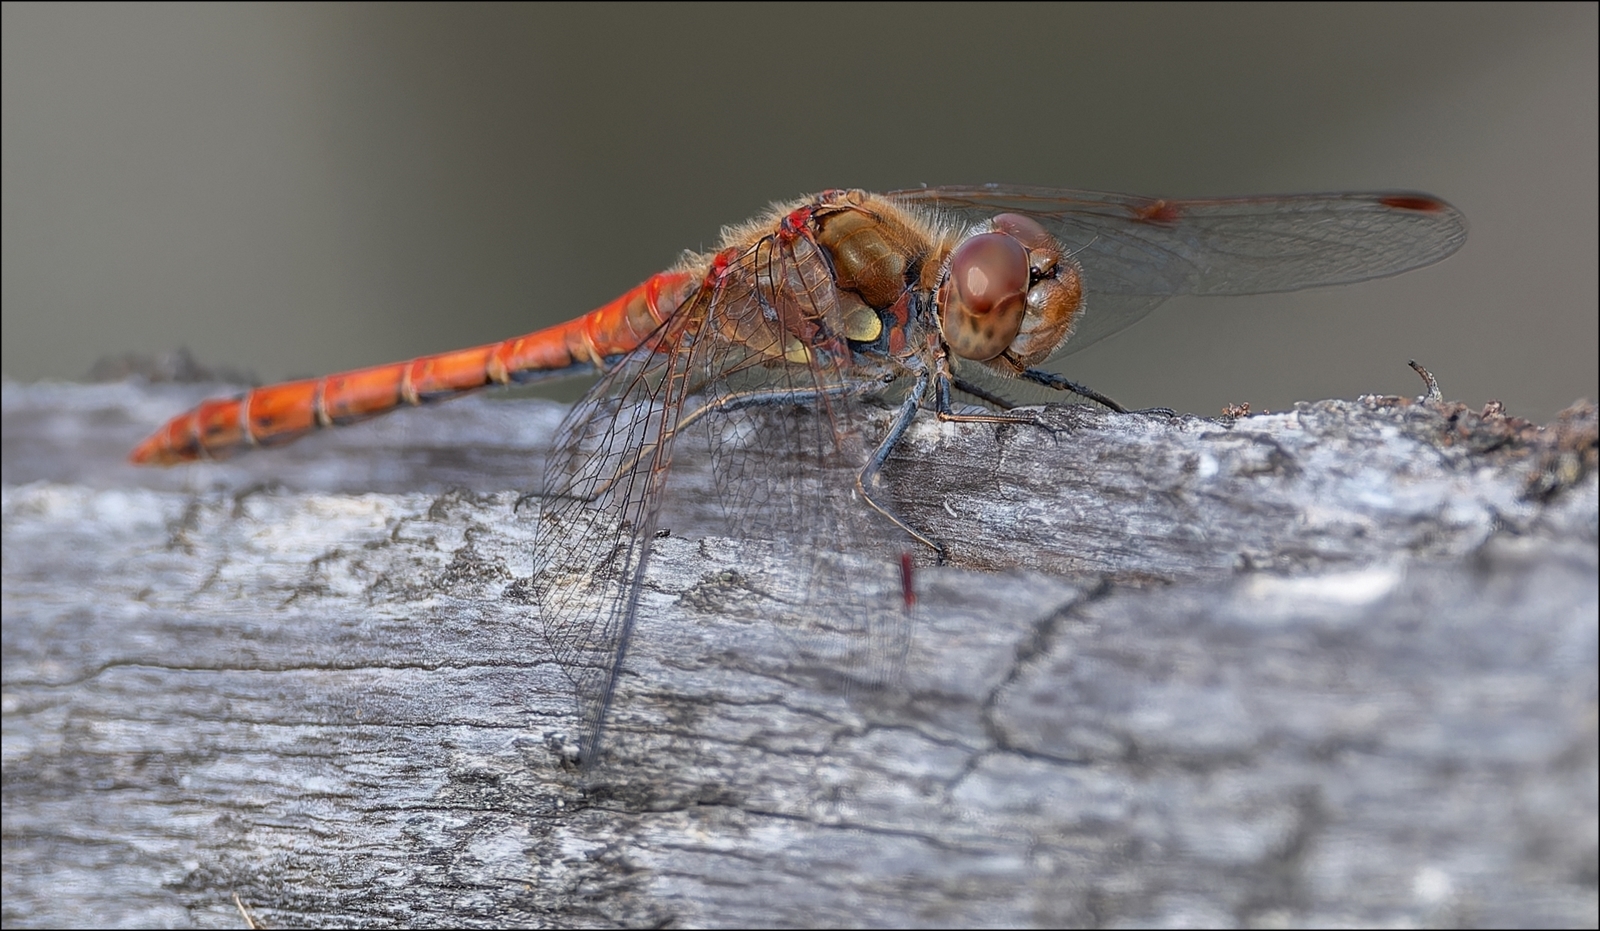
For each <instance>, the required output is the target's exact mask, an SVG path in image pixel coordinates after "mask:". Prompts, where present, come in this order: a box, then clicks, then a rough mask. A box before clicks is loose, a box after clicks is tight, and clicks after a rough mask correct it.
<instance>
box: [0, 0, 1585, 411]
mask: <svg viewBox="0 0 1600 931" xmlns="http://www.w3.org/2000/svg"><path fill="white" fill-rule="evenodd" d="M0 9H3V17H4V23H3V25H4V30H3V35H4V82H3V95H4V98H3V103H4V107H3V125H4V137H3V148H4V176H3V180H4V197H3V222H4V226H3V241H4V242H3V245H4V256H3V259H4V266H3V288H4V291H3V314H4V332H3V337H4V338H3V342H0V346H3V356H0V368H3V371H4V374H5V375H7V376H9V377H12V378H18V379H25V380H31V379H41V378H80V377H83V376H84V375H85V374H86V373H87V372H88V371H89V369H90V368H91V366H92V365H93V364H94V363H95V362H96V361H97V360H98V359H101V358H102V357H106V356H114V355H118V354H122V353H126V352H141V353H150V354H157V353H162V352H166V351H169V350H173V349H176V348H177V347H180V346H183V347H187V348H188V349H190V350H192V352H193V353H194V355H195V357H196V358H197V359H198V360H199V361H200V362H201V363H202V364H204V365H208V366H215V367H220V368H233V369H240V370H245V371H248V372H251V373H253V374H254V375H255V376H256V377H257V378H260V379H263V380H277V379H282V378H286V377H293V376H306V375H313V374H319V373H323V372H329V371H334V370H337V369H343V368H351V367H355V366H362V365H369V364H374V363H379V362H387V361H392V360H397V359H403V358H407V357H410V356H415V355H420V354H426V353H432V352H439V351H443V350H447V349H454V348H459V347H463V346H468V345H473V344H476V343H482V342H488V341H492V340H497V339H501V338H504V337H508V336H512V335H516V334H519V333H522V332H525V331H528V330H532V329H535V328H537V327H539V326H542V325H545V324H548V323H551V322H555V321H558V320H561V319H566V318H568V317H571V316H574V315H576V314H578V313H581V312H583V311H586V310H588V309H590V308H592V307H594V306H596V305H598V304H600V303H602V302H604V301H606V300H609V299H610V298H612V297H614V296H615V295H617V294H618V293H620V292H621V291H623V290H624V289H626V288H628V287H629V286H631V285H633V284H635V283H636V282H638V281H640V280H641V279H643V278H644V277H646V276H647V275H649V274H650V273H652V272H654V271H657V270H659V269H661V268H664V267H666V266H668V265H670V264H671V263H672V262H673V261H674V260H675V259H676V258H677V256H678V254H679V253H680V252H681V251H682V250H683V249H686V248H694V249H699V248H704V247H708V246H710V245H712V244H713V243H714V242H715V240H716V237H717V233H718V230H719V228H720V227H721V226H722V225H723V224H727V223H734V222H739V221H742V220H745V219H747V218H749V217H750V216H751V215H753V214H755V213H758V212H759V211H761V210H762V209H763V208H764V207H765V206H766V205H767V203H769V202H770V201H773V200H780V199H787V198H790V197H793V196H796V195H800V194H804V193H808V192H814V191H817V190H820V189H823V188H827V187H837V186H857V187H865V188H869V189H877V190H884V189H892V188H896V187H906V186H912V185H917V184H922V183H928V184H941V183H962V182H985V181H1002V182H1010V183H1018V184H1039V185H1051V186H1062V187H1077V188H1088V189H1099V190H1113V191H1128V192H1134V193H1140V194H1152V195H1204V194H1246V193H1279V192H1295V191H1330V190H1359V189H1391V188H1406V189H1418V190H1423V191H1429V192H1432V193H1434V194H1437V195H1439V196H1441V197H1444V198H1445V199H1447V200H1449V201H1451V202H1452V203H1454V204H1455V205H1457V206H1458V207H1460V208H1461V209H1462V210H1463V211H1464V212H1465V213H1466V215H1467V217H1468V220H1469V223H1470V225H1471V233H1470V237H1469V239H1468V242H1467V245H1466V247H1465V248H1464V249H1462V251H1461V252H1460V253H1458V254H1457V255H1456V256H1455V257H1453V258H1451V259H1449V260H1447V261H1446V262H1444V263H1442V264H1440V265H1436V266H1433V267H1431V268H1428V269H1424V270H1421V271H1418V272H1413V273H1411V274H1408V275H1405V276H1402V277H1399V278H1395V279H1390V280H1386V281H1381V282H1372V283H1367V284H1362V285H1356V286H1350V287H1344V288H1337V289H1330V290H1326V291H1319V292H1312V293H1301V294H1293V295H1272V296H1262V297H1252V298H1244V299H1216V298H1211V299H1183V300H1177V301H1173V302H1170V303H1169V304H1167V305H1166V306H1164V307H1163V308H1162V309H1160V310H1158V311H1157V312H1156V313H1155V314H1154V315H1152V316H1151V317H1150V318H1149V319H1147V320H1146V321H1144V322H1143V323H1141V324H1139V325H1138V326H1136V327H1134V328H1133V329H1131V330H1129V331H1128V332H1126V333H1124V334H1123V335H1122V336H1120V337H1118V338H1115V339H1112V340H1109V341H1107V342H1105V343H1102V344H1100V345H1098V346H1096V347H1094V348H1093V349H1091V350H1089V351H1086V352H1084V353H1081V354H1078V355H1074V356H1071V357H1069V359H1068V360H1067V361H1066V362H1065V363H1064V364H1063V365H1059V366H1057V367H1058V368H1062V369H1063V370H1064V371H1067V372H1068V373H1069V374H1070V375H1071V376H1072V377H1074V378H1076V379H1078V380H1080V381H1083V382H1085V383H1087V384H1089V385H1092V386H1094V387H1096V388H1098V389H1099V390H1101V391H1103V392H1106V393H1108V394H1110V395H1111V396H1113V397H1116V398H1118V399H1119V400H1121V401H1123V402H1124V403H1126V404H1130V405H1136V406H1147V405H1165V406H1170V407H1175V408H1178V409H1181V410H1187V411H1195V412H1198V413H1204V414H1216V413H1218V412H1219V411H1220V410H1221V408H1222V407H1223V406H1224V405H1225V404H1228V403H1238V402H1250V403H1251V404H1252V405H1253V406H1254V407H1255V408H1256V409H1257V410H1260V409H1262V408H1271V409H1279V408H1282V407H1286V406H1288V405H1290V404H1292V403H1293V402H1294V401H1296V400H1302V399H1320V398H1325V397H1353V396H1355V395H1358V394H1362V393H1368V392H1377V393H1386V394H1409V395H1416V394H1419V393H1421V390H1422V385H1421V383H1420V381H1419V380H1418V379H1417V377H1416V376H1415V375H1414V374H1413V373H1412V372H1411V371H1410V370H1409V369H1408V368H1406V364H1405V363H1406V360H1407V359H1409V358H1416V359H1418V360H1420V361H1421V362H1422V363H1423V364H1425V365H1427V366H1428V367H1429V368H1431V369H1432V370H1433V371H1434V372H1435V373H1436V374H1437V375H1438V377H1439V379H1440V381H1441V382H1442V384H1443V387H1444V392H1445V395H1446V396H1447V397H1449V398H1451V399H1459V400H1463V401H1467V402H1469V403H1471V404H1474V405H1477V404H1481V403H1483V402H1484V401H1486V400H1488V399H1490V398H1497V399H1500V400H1503V401H1504V402H1505V403H1506V405H1507V407H1508V409H1509V412H1510V413H1513V414H1517V415H1520V416H1524V417H1529V418H1534V419H1539V420H1544V419H1548V418H1550V417H1551V416H1553V415H1554V414H1555V413H1556V411H1558V410H1559V409H1561V408H1562V407H1564V406H1566V405H1567V404H1569V403H1570V402H1572V401H1573V400H1575V399H1577V398H1579V397H1589V398H1594V397H1595V396H1596V394H1597V362H1596V357H1597V350H1596V342H1597V332H1596V329H1597V324H1596V320H1597V302H1600V296H1597V284H1596V279H1597V272H1596V269H1597V254H1600V244H1597V242H1596V230H1597V221H1596V216H1597V208H1600V194H1597V181H1596V178H1597V173H1600V168H1597V162H1600V155H1597V147H1596V133H1597V130H1596V113H1597V101H1596V93H1597V92H1596V88H1597V85H1600V75H1597V65H1596V57H1597V55H1596V47H1597V38H1596V37H1597V34H1600V24H1597V15H1596V10H1597V7H1596V5H1595V4H1592V3H1582V4H1570V5H1529V4H1516V5H1498V6H1497V5H1487V6H1484V5H1451V6H1433V5H1429V6H1405V5H1392V4H1383V5H1372V6H1368V5H1356V4H1336V5H1326V6H1323V5H1314V4H1299V3H1297V4H1292V5H1284V6H1259V5H1253V4H1251V5H1240V6H1227V5H1223V6H1213V5H1203V6H1201V5H1196V6H1190V5H1176V6H1165V5H1160V4H1136V5H1127V6H1123V5H1112V6H1095V5H1076V4H1074V5H1050V6H1033V5H1017V6H1013V5H1004V4H984V5H951V6H946V5H923V4H917V5H911V4H886V5H873V4H866V5H850V6H832V5H819V4H803V5H802V4H787V5H781V6H780V5H743V6H730V5H717V6H680V5H641V6H634V5H620V6H592V5H582V6H555V7H551V6H532V7H529V6H474V5H469V4H450V5H443V6H409V5H408V6H390V5H383V4H361V5H348V6H345V5H317V6H300V5H288V4H271V5H250V4H229V5H203V4H202V5H181V6H179V5H172V6H160V5H144V4H141V5H75V4H73V5H68V4H63V5H34V4H16V3H7V4H5V5H4V7H3V8H0ZM1091 307H1092V305H1091ZM579 388H580V389H581V386H579ZM573 390H576V389H573ZM566 396H568V397H571V396H573V393H572V390H569V391H568V393H567V395H566Z"/></svg>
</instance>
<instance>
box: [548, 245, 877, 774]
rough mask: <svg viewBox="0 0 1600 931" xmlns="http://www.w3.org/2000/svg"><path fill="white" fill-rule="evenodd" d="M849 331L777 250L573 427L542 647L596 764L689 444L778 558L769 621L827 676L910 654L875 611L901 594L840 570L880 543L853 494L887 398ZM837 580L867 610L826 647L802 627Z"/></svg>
mask: <svg viewBox="0 0 1600 931" xmlns="http://www.w3.org/2000/svg"><path fill="white" fill-rule="evenodd" d="M844 328H845V319H844V312H843V309H842V308H841V306H840V297H839V292H838V290H837V288H836V287H834V285H833V281H832V277H831V272H830V270H829V267H828V265H827V263H826V261H825V260H824V259H823V258H822V256H820V255H819V254H818V253H817V252H816V248H815V246H814V245H812V244H811V243H810V242H809V241H808V240H805V239H803V238H798V239H795V240H792V241H791V240H787V239H784V240H779V239H778V238H776V237H771V238H768V239H766V240H763V241H762V242H761V243H760V244H759V245H758V246H756V247H755V248H754V249H751V250H750V251H749V252H747V253H746V254H744V255H743V256H740V257H739V258H738V259H737V260H735V261H734V262H733V263H731V264H730V266H729V267H728V269H727V273H726V274H725V275H723V276H722V279H721V280H720V282H719V283H718V284H717V285H716V286H715V287H709V288H702V289H701V291H700V292H698V293H697V294H696V295H695V296H694V297H693V298H691V299H690V300H689V301H687V302H685V304H684V306H683V307H681V308H680V309H679V310H678V311H677V312H676V313H675V314H674V315H673V316H672V317H671V318H669V319H668V320H667V322H666V323H664V324H663V325H662V327H661V329H660V330H659V331H658V332H657V334H656V335H655V336H653V337H652V339H651V340H650V341H648V342H647V343H646V345H644V346H642V347H640V348H639V349H637V350H635V351H634V352H633V353H630V354H629V355H627V356H626V357H624V358H623V359H621V360H620V361H619V362H618V364H617V365H616V366H615V367H614V368H612V369H611V370H610V371H609V372H608V373H607V374H606V375H605V377H604V378H602V379H601V381H600V382H599V383H597V384H596V385H595V387H594V388H593V389H592V390H591V391H590V392H589V394H587V395H586V396H585V397H584V399H583V400H582V401H580V402H579V403H578V405H576V406H575V407H574V408H573V410H572V411H571V412H570V413H569V414H568V416H567V418H566V420H565V421H564V422H563V424H562V427H561V429H560V431H559V433H558V438H557V443H556V451H555V453H554V454H553V455H552V457H551V459H550V460H549V463H548V465H547V468H546V475H545V483H544V490H543V496H542V501H541V514H540V523H539V527H538V531H537V532H536V534H535V547H536V569H535V591H536V594H537V596H538V598H539V600H540V603H541V614H540V616H541V619H542V626H543V630H544V635H545V639H546V641H547V643H548V645H549V647H550V649H551V651H552V653H553V654H554V656H555V658H556V659H557V661H558V663H559V664H560V665H561V667H562V669H563V670H564V671H565V672H566V674H567V675H568V676H569V678H571V680H572V684H573V687H574V691H575V694H576V696H577V703H578V712H579V718H580V721H581V728H582V731H581V735H580V753H581V758H582V759H583V760H584V761H585V763H586V764H589V763H592V762H593V761H594V760H595V758H596V756H597V752H598V750H599V749H600V745H601V737H602V732H603V730H604V727H605V725H606V718H607V715H608V712H609V710H610V706H611V702H612V698H613V696H614V694H615V692H616V687H617V682H618V677H619V676H620V674H621V672H622V667H623V662H624V660H625V658H626V656H627V651H628V642H629V638H630V637H631V635H632V633H633V627H634V623H635V620H636V618H637V615H638V604H639V597H640V592H641V586H642V583H643V580H644V573H645V570H646V567H647V565H648V562H649V555H650V548H651V543H652V541H653V540H654V538H655V533H656V531H657V529H658V526H659V525H660V520H661V514H662V506H663V500H664V497H665V493H666V481H667V473H668V470H669V467H670V466H671V463H672V457H673V453H674V450H675V448H677V444H678V443H679V442H680V441H681V440H683V439H684V438H685V437H686V435H687V433H686V432H687V431H688V430H690V429H691V428H694V429H696V430H697V431H700V433H699V435H700V436H702V437H703V438H704V439H705V441H706V442H707V443H708V444H709V453H710V456H711V460H712V461H711V466H712V485H713V490H714V497H715V498H716V500H717V501H718V503H719V504H720V507H721V510H722V511H723V514H724V516H725V518H726V520H727V522H728V525H729V527H730V529H731V530H732V534H733V535H734V536H736V537H739V538H741V539H748V540H750V541H752V545H754V546H764V547H767V548H768V550H769V555H770V558H769V559H767V560H766V561H765V562H764V563H763V562H762V561H760V560H752V565H758V564H764V565H767V566H769V567H771V568H772V571H771V572H770V574H769V577H768V578H766V579H761V580H754V581H753V583H752V584H753V586H754V587H756V588H759V589H760V590H761V591H763V592H764V593H765V595H766V596H767V598H768V602H767V606H768V608H770V609H771V610H770V611H769V612H768V614H769V616H768V617H764V618H763V620H770V621H773V622H774V623H776V624H778V625H779V626H780V627H782V626H783V625H784V624H785V623H787V624H789V626H790V627H791V628H793V630H792V633H793V635H794V636H793V638H792V639H793V640H794V642H795V643H796V644H799V645H801V646H802V647H803V648H805V647H809V646H813V645H817V644H824V643H825V644H826V645H825V646H824V647H822V648H819V649H817V650H815V651H813V652H815V653H817V654H818V656H817V661H818V662H819V663H830V662H843V663H845V664H846V666H850V665H852V664H853V665H856V666H863V665H870V664H872V663H874V662H876V663H878V664H879V665H882V664H883V662H885V661H884V660H883V659H882V658H883V657H893V656H896V655H898V654H897V650H898V651H899V652H903V649H901V648H899V647H897V646H896V644H899V643H903V642H904V641H905V639H906V637H908V635H909V633H908V624H909V619H908V618H906V617H905V616H904V612H903V611H901V612H899V613H898V614H897V613H896V612H894V611H890V610H879V609H876V608H869V607H867V606H866V605H865V602H866V601H869V600H872V599H873V597H874V592H882V591H884V590H892V588H893V584H894V577H893V576H892V574H891V573H890V572H889V571H888V570H884V571H882V573H881V574H882V575H883V576H884V577H883V578H882V579H879V580H877V581H878V584H877V585H873V584H867V583H870V582H871V581H872V580H870V579H868V578H865V577H864V576H866V575H870V574H871V573H870V572H869V571H868V570H866V569H864V568H863V566H864V563H862V562H861V561H859V560H854V559H852V558H851V557H850V556H845V555H841V554H848V553H853V552H856V551H858V550H859V548H860V547H861V546H863V545H865V541H867V540H868V539H869V538H870V537H872V535H873V530H872V529H870V528H869V524H870V518H869V517H868V516H867V508H866V505H865V504H864V503H862V502H859V501H856V500H854V496H853V494H852V490H853V480H854V476H855V470H857V469H859V468H860V465H861V463H864V462H865V459H866V452H865V451H866V450H869V449H870V446H868V445H867V443H868V439H867V438H866V437H865V436H864V435H863V432H864V431H865V430H867V429H868V427H866V426H865V424H866V423H867V422H868V421H869V420H870V419H869V418H863V417H862V416H861V413H862V412H861V411H860V410H859V399H860V395H861V394H862V393H864V392H865V391H867V390H870V389H871V388H875V387H882V384H883V383H882V381H881V379H872V378H868V377H865V376H864V375H863V373H859V372H856V371H855V370H853V369H852V368H851V367H850V361H849V360H850V356H849V352H848V346H847V345H846V344H845V342H844V341H843V334H844V332H845V329H844ZM884 535H885V534H884V533H883V532H882V531H881V530H880V531H878V532H877V537H876V538H877V539H879V540H881V539H882V537H883V536H884ZM797 560H798V561H797ZM883 562H884V564H885V565H888V560H887V558H886V559H885V560H884V561H883ZM824 578H826V579H827V580H828V581H827V584H830V585H842V586H844V589H843V590H845V591H848V592H851V593H857V592H859V593H860V595H859V596H858V595H856V594H851V595H849V596H847V600H848V598H858V599H859V600H860V601H861V602H863V604H862V610H860V611H852V612H851V614H852V616H851V617H850V618H848V619H847V620H844V621H839V622H837V623H833V624H829V625H827V630H828V631H829V633H828V635H827V636H825V637H821V638H818V637H815V636H812V634H813V633H814V632H815V630H814V628H813V629H812V630H810V631H808V630H806V629H804V628H806V627H807V625H808V624H811V622H812V621H814V620H815V619H814V618H810V617H808V614H809V613H810V612H808V611H807V610H806V609H807V608H808V606H810V605H812V604H814V603H815V602H816V601H817V599H816V597H815V595H816V593H817V591H818V589H817V588H816V586H817V585H818V584H819V582H820V581H821V580H823V579H824ZM833 600H835V601H837V599H833ZM878 600H879V601H883V600H884V599H881V598H879V599H878ZM790 609H793V610H790ZM780 615H782V616H780ZM863 645H865V646H863ZM888 662H890V663H892V662H893V660H892V659H891V660H889V661H888ZM874 678H877V676H875V677H874Z"/></svg>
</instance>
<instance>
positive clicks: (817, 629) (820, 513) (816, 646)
mask: <svg viewBox="0 0 1600 931" xmlns="http://www.w3.org/2000/svg"><path fill="white" fill-rule="evenodd" d="M747 258H748V266H747V269H746V271H747V274H743V275H739V276H735V277H734V278H733V283H732V285H731V287H730V288H729V291H728V293H727V294H726V295H724V296H723V298H722V299H719V300H718V301H717V302H716V303H715V305H714V306H713V307H712V308H711V311H710V316H709V319H708V323H707V327H706V329H707V330H708V331H713V332H716V333H718V334H719V335H724V334H725V335H727V336H728V337H729V338H728V343H729V345H727V346H723V347H719V348H718V350H717V351H716V352H715V353H711V352H707V353H703V354H701V355H700V357H699V358H700V360H701V362H702V364H703V366H704V367H703V368H701V369H700V370H699V377H700V380H701V381H702V382H703V384H704V385H705V386H706V389H705V391H704V392H703V394H702V398H703V404H704V407H703V408H702V409H703V410H704V411H705V416H704V417H703V418H702V419H701V421H700V422H701V423H702V424H703V427H704V431H705V436H706V438H707V442H708V443H709V447H710V455H711V462H712V475H713V482H714V484H715V488H716V497H717V499H718V501H719V502H720V503H721V505H722V508H723V511H724V516H725V518H726V520H727V525H728V527H729V528H730V530H731V531H732V532H733V533H735V534H736V535H738V536H740V537H741V538H744V539H746V540H748V541H752V543H753V545H756V546H760V547H764V548H766V550H767V552H768V553H770V555H771V557H772V565H773V566H774V567H776V568H775V571H773V572H771V573H768V574H767V575H766V577H764V578H761V579H753V580H751V581H752V584H753V586H754V587H756V588H759V589H760V590H761V591H763V592H764V593H765V594H766V596H767V598H768V601H767V608H766V610H765V611H764V615H765V616H764V617H763V620H764V621H767V622H769V623H771V624H773V625H774V631H775V632H776V633H778V634H780V635H782V636H784V637H786V638H787V639H788V640H789V643H790V650H791V654H790V655H789V656H788V657H787V668H788V669H789V671H791V672H793V671H797V670H808V671H810V672H814V673H819V674H821V675H823V676H825V677H828V678H838V679H840V680H841V681H843V683H844V684H845V686H846V688H847V690H848V689H853V688H877V687H881V686H885V685H890V684H892V683H894V682H895V681H896V680H897V679H898V678H899V675H900V673H901V672H902V669H903V663H904V656H905V652H906V650H907V649H909V644H910V634H911V631H910V624H911V618H910V615H909V613H908V612H907V610H906V606H905V604H904V600H903V595H902V593H901V590H900V587H899V577H898V562H897V560H896V558H895V557H896V556H897V554H898V551H899V548H902V547H903V546H904V545H905V544H906V542H907V541H904V540H903V539H902V536H903V535H902V534H900V532H899V531H897V530H895V529H894V528H893V527H892V526H891V525H890V524H889V523H888V521H887V520H885V519H884V518H882V517H881V515H879V514H878V513H877V512H876V511H874V510H873V509H872V508H871V507H870V505H868V503H867V502H866V501H863V500H861V499H860V498H859V497H858V495H857V494H856V490H855V481H856V476H857V474H858V473H859V472H860V470H861V469H862V468H863V466H864V465H865V464H866V462H867V460H868V458H869V457H870V455H871V454H872V452H873V450H874V449H875V448H876V446H877V445H878V443H879V441H880V440H881V439H882V436H881V434H882V432H883V431H884V429H885V427H886V418H885V413H884V412H883V411H881V410H878V411H873V410H869V409H867V406H866V405H865V404H864V403H863V402H864V400H865V399H867V398H868V397H870V396H872V395H874V394H878V393H880V392H883V391H884V390H885V388H886V376H888V377H890V378H892V377H893V376H896V375H899V374H903V373H901V372H899V371H898V370H895V369H893V368H892V366H893V363H890V362H884V363H883V364H882V366H883V367H867V364H866V363H865V362H863V361H862V360H861V359H859V358H857V357H853V356H852V355H851V352H850V350H849V347H848V344H847V342H846V339H845V334H846V332H847V328H848V325H849V323H848V319H849V317H850V311H851V308H852V307H858V306H859V305H858V304H857V303H855V302H854V301H853V299H851V298H847V297H845V296H844V295H842V294H841V292H840V290H839V289H838V288H837V286H836V285H835V283H834V279H833V276H832V271H831V267H830V265H829V264H828V262H827V260H826V258H825V257H824V256H823V255H822V254H821V252H820V251H819V250H818V248H817V246H816V245H815V244H814V243H812V242H811V241H810V240H808V239H806V238H804V237H772V238H770V239H768V240H765V241H763V242H762V243H761V244H760V245H758V246H757V248H756V249H754V250H752V252H751V253H750V255H749V256H748V257H747ZM779 322H781V323H782V325H781V326H779V325H778V323H779ZM753 564H754V563H753Z"/></svg>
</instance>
